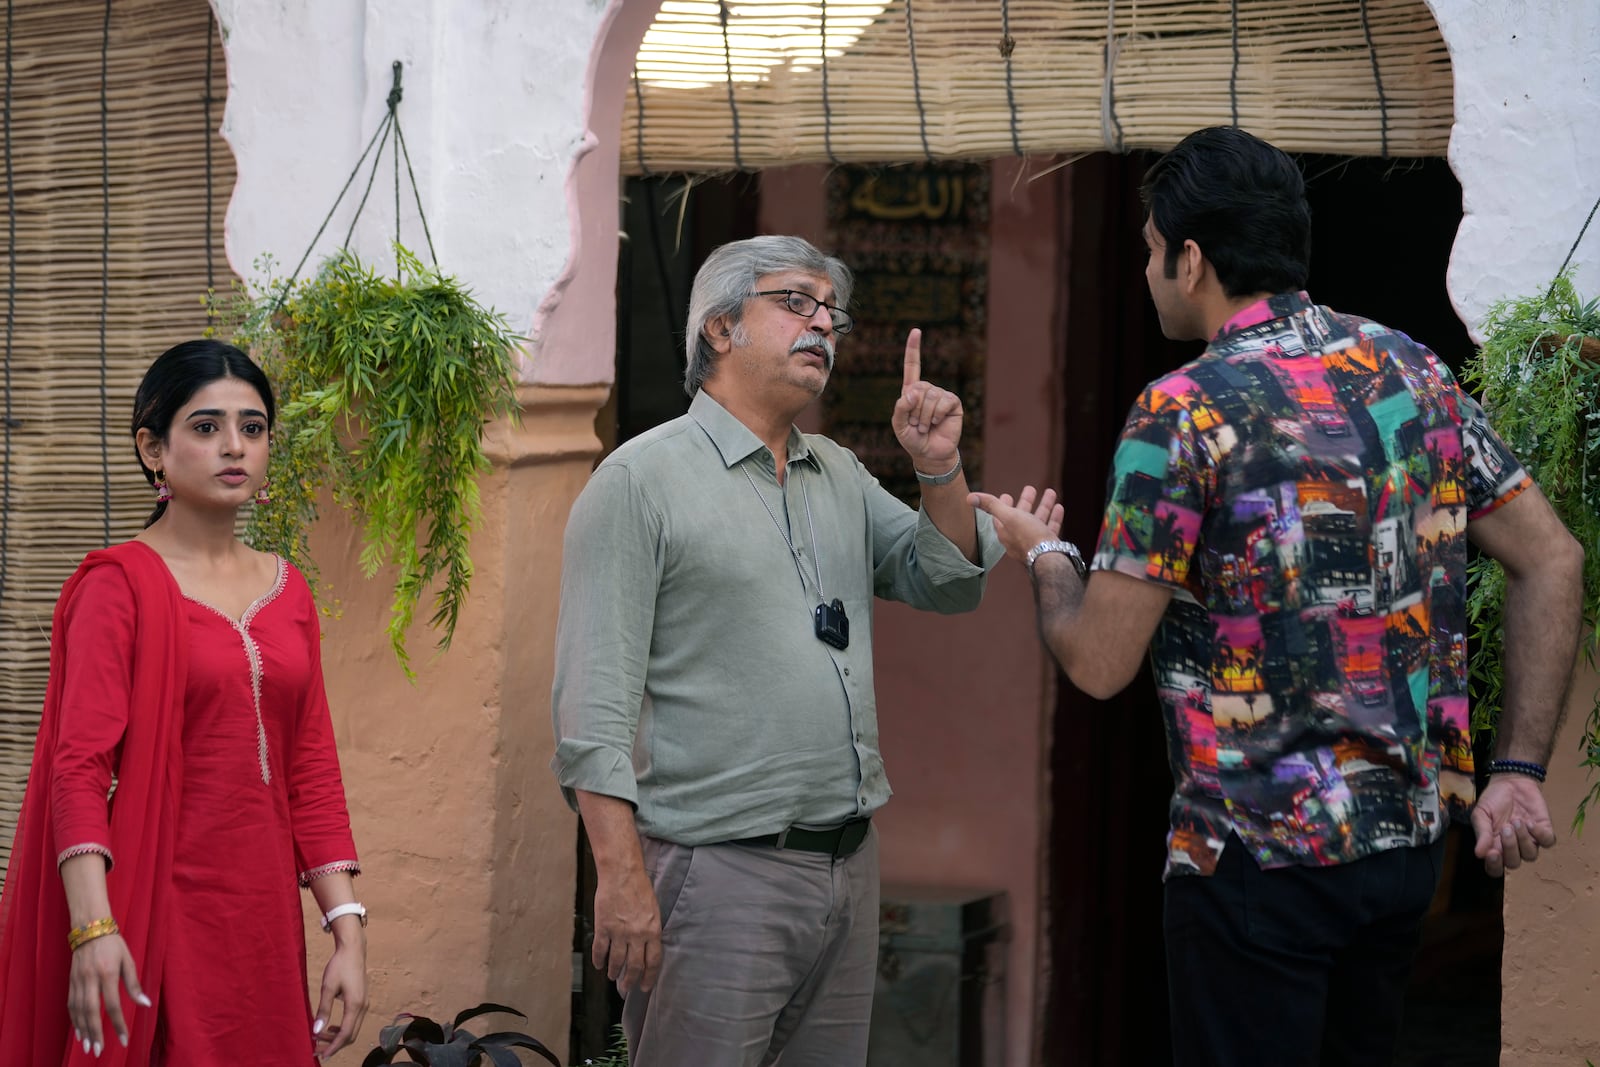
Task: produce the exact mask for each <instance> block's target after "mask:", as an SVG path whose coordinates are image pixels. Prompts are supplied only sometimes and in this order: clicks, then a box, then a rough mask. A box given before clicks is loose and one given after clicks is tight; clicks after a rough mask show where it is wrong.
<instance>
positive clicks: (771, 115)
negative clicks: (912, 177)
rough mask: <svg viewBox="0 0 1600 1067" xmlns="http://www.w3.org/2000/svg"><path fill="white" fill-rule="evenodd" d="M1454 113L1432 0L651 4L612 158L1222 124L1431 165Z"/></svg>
mask: <svg viewBox="0 0 1600 1067" xmlns="http://www.w3.org/2000/svg"><path fill="white" fill-rule="evenodd" d="M1380 86H1381V88H1380ZM1453 114H1454V108H1453V100H1452V82H1451V74H1450V58H1449V54H1448V53H1447V52H1446V50H1445V44H1444V40H1443V38H1441V36H1440V34H1439V29H1438V26H1437V25H1436V24H1435V22H1434V20H1433V16H1432V15H1431V13H1430V12H1429V10H1428V7H1427V4H1426V3H1425V0H664V2H663V3H662V5H661V10H660V12H659V13H658V15H657V17H656V21H655V23H654V25H653V26H652V27H651V29H650V30H649V32H648V33H647V34H646V36H645V39H644V41H643V43H642V44H641V46H640V49H639V52H638V56H637V59H636V64H635V67H634V71H633V82H632V87H631V90H630V92H629V93H628V95H627V100H626V104H625V107H624V117H623V129H622V133H621V146H622V169H623V170H624V172H626V173H628V174H649V173H653V172H660V171H690V172H716V171H728V170H740V169H742V170H750V169H755V168H760V167H771V166H781V165H784V164H790V163H819V162H834V163H840V162H843V163H896V162H909V161H922V160H929V159H992V158H995V157H998V156H1004V155H1013V154H1015V155H1022V154H1030V153H1031V154H1040V155H1047V154H1055V153H1082V152H1094V151H1101V150H1111V151H1122V150H1130V149H1139V148H1149V149H1166V148H1170V147H1171V146H1172V145H1173V144H1175V143H1176V142H1177V141H1178V140H1180V139H1181V138H1182V137H1183V136H1184V135H1185V134H1187V133H1189V132H1190V131H1192V130H1195V129H1198V128H1200V127H1202V126H1211V125H1218V124H1226V123H1235V124H1237V125H1240V126H1243V127H1244V128H1246V129H1248V130H1250V131H1252V132H1253V133H1256V134H1258V135H1259V136H1262V137H1265V138H1266V139H1268V140H1270V141H1272V142H1274V143H1275V144H1277V145H1279V146H1280V147H1282V148H1284V149H1286V150H1289V151H1303V152H1327V153H1335V154H1347V155H1363V156H1438V155H1443V154H1444V151H1445V146H1446V143H1447V141H1448V139H1449V134H1450V125H1451V122H1452V118H1453Z"/></svg>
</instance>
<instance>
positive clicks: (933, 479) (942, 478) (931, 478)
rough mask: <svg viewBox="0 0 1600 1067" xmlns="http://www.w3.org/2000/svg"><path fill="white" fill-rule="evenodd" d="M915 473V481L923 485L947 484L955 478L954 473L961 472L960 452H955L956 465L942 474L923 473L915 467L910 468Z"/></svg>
mask: <svg viewBox="0 0 1600 1067" xmlns="http://www.w3.org/2000/svg"><path fill="white" fill-rule="evenodd" d="M911 469H912V470H913V471H914V472H915V473H916V475H917V481H919V482H921V483H922V484H923V485H949V484H950V483H951V482H953V481H955V480H956V475H958V474H960V473H961V453H959V452H957V453H956V465H955V466H954V467H951V468H950V469H949V470H947V471H945V472H944V473H943V474H923V473H922V472H921V471H919V470H917V469H916V468H915V467H913V468H911Z"/></svg>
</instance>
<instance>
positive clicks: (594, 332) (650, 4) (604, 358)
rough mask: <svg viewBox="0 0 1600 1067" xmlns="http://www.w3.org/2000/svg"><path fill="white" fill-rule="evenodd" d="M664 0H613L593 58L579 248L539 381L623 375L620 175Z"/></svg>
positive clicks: (541, 322)
mask: <svg viewBox="0 0 1600 1067" xmlns="http://www.w3.org/2000/svg"><path fill="white" fill-rule="evenodd" d="M660 7H661V0H610V3H609V4H608V5H607V7H606V12H605V15H604V16H603V17H602V19H601V22H600V32H599V33H598V34H597V35H596V37H595V45H594V50H593V52H591V53H590V57H589V71H588V78H587V84H586V85H585V87H584V97H585V107H584V112H585V113H584V135H583V143H582V145H581V146H580V147H579V148H578V151H577V154H576V155H575V156H574V158H573V162H572V169H571V170H570V171H568V173H567V184H566V194H567V218H568V225H569V226H570V238H571V252H570V253H569V254H568V256H567V263H566V266H565V267H564V268H563V269H562V271H561V276H560V277H559V278H557V279H556V283H555V285H554V286H552V287H551V289H550V292H549V293H547V294H546V295H545V298H544V299H543V300H542V301H541V302H540V304H539V308H538V310H537V311H536V312H535V313H534V319H533V346H532V348H533V351H534V352H535V353H536V358H535V359H534V360H533V366H532V375H531V377H532V380H533V381H534V382H537V383H538V384H541V385H597V384H598V385H609V384H611V382H612V380H613V378H614V377H615V374H616V366H615V358H614V357H615V352H616V320H617V316H616V282H617V229H618V210H617V197H618V184H617V182H618V174H619V173H620V170H621V145H620V144H619V143H618V140H617V138H618V135H619V131H620V130H621V129H622V108H623V105H624V103H625V102H626V100H627V95H628V85H629V82H630V80H631V73H632V70H633V61H634V56H635V55H637V54H638V51H639V43H640V42H641V41H643V40H644V35H645V31H647V30H648V29H649V28H650V23H651V21H652V20H653V19H654V18H655V16H656V12H657V10H658V9H659V8H660Z"/></svg>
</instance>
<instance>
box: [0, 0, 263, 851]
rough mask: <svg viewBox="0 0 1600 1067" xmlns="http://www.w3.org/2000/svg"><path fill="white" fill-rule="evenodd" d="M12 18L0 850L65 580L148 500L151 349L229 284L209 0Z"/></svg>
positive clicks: (28, 7) (46, 9) (194, 322)
mask: <svg viewBox="0 0 1600 1067" xmlns="http://www.w3.org/2000/svg"><path fill="white" fill-rule="evenodd" d="M6 34H7V40H6V45H7V54H8V57H9V65H8V69H7V71H6V76H7V81H8V83H9V85H10V90H9V93H8V96H7V100H6V105H7V116H8V126H7V129H6V130H5V136H6V138H7V140H8V144H7V151H8V155H7V163H6V173H5V179H6V187H7V188H6V202H5V205H4V207H5V210H6V232H7V238H8V241H7V249H6V254H5V255H4V256H3V257H0V287H3V288H0V292H4V293H6V299H7V310H8V314H9V321H8V323H7V325H6V335H5V360H6V362H5V368H6V394H5V402H6V416H7V417H8V418H9V420H10V421H9V424H8V426H7V427H6V428H5V433H6V441H5V446H4V449H3V452H0V480H3V482H4V494H5V496H4V499H3V500H0V507H3V509H4V513H3V523H0V527H3V529H0V583H3V584H0V864H3V863H4V862H5V861H6V860H8V859H9V856H10V848H11V840H12V836H13V834H14V832H15V821H16V816H17V812H18V809H19V808H20V806H21V802H22V791H23V785H24V781H25V779H26V777H27V772H28V765H29V762H30V760H31V757H32V752H33V739H34V734H35V732H36V731H37V729H38V723H39V711H40V708H41V706H42V704H43V701H44V690H45V680H46V676H47V673H48V667H49V654H50V649H49V645H50V622H51V612H52V610H53V608H54V607H55V602H56V596H57V594H58V593H59V592H60V589H61V583H62V582H63V581H65V580H66V578H67V576H68V575H70V574H71V573H72V570H73V568H74V567H75V566H76V565H77V563H78V561H79V560H80V559H81V558H82V557H83V555H84V554H85V553H86V552H89V551H90V550H92V549H95V548H99V547H101V546H103V545H105V544H106V543H108V542H115V541H121V540H126V539H127V538H128V537H130V536H132V535H133V534H134V533H136V532H137V531H138V530H139V528H140V526H141V525H142V523H143V520H144V516H145V515H146V514H148V513H149V510H150V508H151V506H152V505H153V499H152V495H151V493H150V490H149V489H148V487H147V486H146V484H145V481H144V478H143V476H142V475H141V474H140V473H139V467H138V464H137V462H136V461H135V460H134V457H133V446H132V444H131V438H130V437H129V433H128V423H129V419H130V417H131V415H132V408H133V392H134V389H135V388H136V386H137V385H138V382H139V377H140V375H141V374H143V372H144V369H145V367H146V366H148V365H149V363H150V361H151V360H152V359H154V358H155V356H157V355H159V354H160V353H161V351H162V350H164V349H165V348H167V347H168V346H169V345H171V344H174V343H176V342H177V341H180V340H184V339H187V338H191V337H197V336H199V335H200V332H201V331H202V330H203V329H204V328H205V326H206V318H205V312H204V309H203V308H202V306H201V300H200V298H201V296H202V294H204V292H205V290H206V287H207V284H208V282H211V283H213V284H216V285H217V286H219V287H224V288H225V287H226V286H227V285H228V284H229V279H230V275H229V273H228V267H227V260H226V258H225V255H224V252H223V247H222V234H223V230H222V221H223V212H224V211H225V209H226V207H227V203H228V197H229V195H230V193H231V191H232V188H233V180H234V171H233V157H232V155H231V154H230V153H229V150H228V148H227V145H226V144H225V143H224V142H223V141H222V139H221V137H220V136H219V135H218V134H217V132H216V131H217V127H218V125H219V123H220V122H221V118H222V97H223V96H224V94H225V90H226V84H227V80H226V77H225V73H224V67H223V58H222V45H221V40H220V37H219V36H218V34H217V32H216V29H215V27H214V26H213V25H212V22H211V11H210V7H209V5H208V4H207V3H206V0H116V3H115V4H111V3H109V2H108V0H6ZM102 62H103V63H104V68H103V69H104V79H102ZM102 86H103V89H102ZM208 86H209V94H208ZM208 96H209V98H208ZM102 107H103V108H104V111H103V112H102ZM102 328H103V332H102Z"/></svg>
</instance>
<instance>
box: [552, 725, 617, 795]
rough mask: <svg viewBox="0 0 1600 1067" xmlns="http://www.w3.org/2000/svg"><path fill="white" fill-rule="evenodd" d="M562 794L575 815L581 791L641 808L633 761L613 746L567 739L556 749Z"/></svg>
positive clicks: (554, 761)
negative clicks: (612, 798)
mask: <svg viewBox="0 0 1600 1067" xmlns="http://www.w3.org/2000/svg"><path fill="white" fill-rule="evenodd" d="M550 768H551V770H553V771H555V772H556V780H557V781H559V782H560V783H561V794H562V796H564V797H566V798H567V804H568V805H570V806H571V808H572V810H573V811H577V810H578V797H577V794H576V791H577V790H580V789H581V790H582V791H583V792H585V793H599V794H600V795H602V796H608V797H616V798H617V799H618V800H626V801H627V802H628V803H629V804H632V805H634V806H635V807H637V806H638V804H639V783H638V781H637V780H636V779H635V778H634V776H633V760H632V758H631V757H629V756H628V755H627V754H625V753H623V752H619V751H618V750H617V749H615V748H612V747H610V746H609V745H603V744H600V743H599V742H597V741H579V740H575V739H573V738H567V739H565V740H563V741H562V742H561V743H560V744H558V745H557V746H556V754H555V757H554V758H553V759H552V760H551V761H550Z"/></svg>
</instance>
